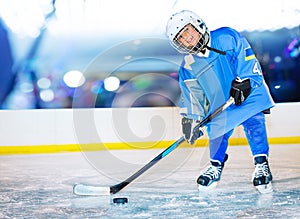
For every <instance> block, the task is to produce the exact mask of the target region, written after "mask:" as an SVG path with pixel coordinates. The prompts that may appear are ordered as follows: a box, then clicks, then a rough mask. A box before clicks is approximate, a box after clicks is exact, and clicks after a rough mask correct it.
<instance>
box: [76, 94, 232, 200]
mask: <svg viewBox="0 0 300 219" xmlns="http://www.w3.org/2000/svg"><path fill="white" fill-rule="evenodd" d="M233 102H234V99H233V98H232V97H230V99H229V100H228V101H227V102H226V103H224V104H223V105H222V106H220V107H219V108H217V109H216V110H215V111H214V112H213V113H211V114H210V115H209V116H207V117H206V118H205V119H204V120H202V121H201V122H200V123H199V124H198V125H197V127H199V128H200V127H203V126H205V125H206V124H207V123H208V122H210V121H211V120H212V119H213V118H215V117H216V116H217V115H219V114H220V113H221V112H223V111H224V110H225V109H227V108H228V107H229V106H230V105H231V104H232V103H233ZM184 141H185V140H184V137H180V138H179V139H178V140H177V141H175V142H174V143H173V144H172V145H171V146H169V147H168V148H167V149H165V150H164V151H163V152H161V153H160V154H159V155H157V156H156V157H155V158H154V159H152V160H151V161H150V162H149V163H147V164H146V165H145V166H143V167H142V168H141V169H140V170H138V171H137V172H135V173H134V174H133V175H132V176H130V177H128V178H127V179H126V180H124V181H123V182H121V183H119V184H116V185H113V186H110V187H104V186H92V185H85V184H75V185H74V186H73V193H74V194H76V195H110V194H116V193H117V192H119V191H120V190H122V189H123V188H124V187H126V186H127V185H128V184H129V183H131V182H132V181H133V180H135V179H136V178H138V177H139V176H140V175H142V174H143V173H144V172H146V171H147V170H148V169H149V168H151V167H152V166H153V165H154V164H156V163H157V162H158V161H160V160H161V159H162V158H164V157H165V156H167V155H168V154H169V153H171V152H172V151H173V150H174V149H175V148H177V147H178V146H179V145H180V144H181V143H182V142H184Z"/></svg>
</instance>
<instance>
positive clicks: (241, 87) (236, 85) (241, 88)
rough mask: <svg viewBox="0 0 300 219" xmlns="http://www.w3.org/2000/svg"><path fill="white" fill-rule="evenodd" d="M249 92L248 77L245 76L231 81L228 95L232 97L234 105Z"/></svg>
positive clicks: (243, 99)
mask: <svg viewBox="0 0 300 219" xmlns="http://www.w3.org/2000/svg"><path fill="white" fill-rule="evenodd" d="M250 92H251V84H250V79H249V78H245V79H243V80H241V79H240V78H238V77H237V78H236V79H234V80H233V81H232V83H231V89H230V96H231V97H233V98H234V104H235V105H238V106H239V105H241V104H242V103H243V102H244V101H245V100H246V99H247V97H248V96H249V95H250Z"/></svg>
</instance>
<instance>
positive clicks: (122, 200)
mask: <svg viewBox="0 0 300 219" xmlns="http://www.w3.org/2000/svg"><path fill="white" fill-rule="evenodd" d="M127 202H128V199H127V198H114V199H113V203H114V204H125V203H127Z"/></svg>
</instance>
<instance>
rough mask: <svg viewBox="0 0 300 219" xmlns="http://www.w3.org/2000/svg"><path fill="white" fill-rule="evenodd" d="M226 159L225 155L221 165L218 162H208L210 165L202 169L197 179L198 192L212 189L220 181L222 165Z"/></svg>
mask: <svg viewBox="0 0 300 219" xmlns="http://www.w3.org/2000/svg"><path fill="white" fill-rule="evenodd" d="M227 159H228V155H227V154H226V155H225V159H224V161H223V163H220V162H218V161H210V163H211V164H210V165H209V166H208V167H207V168H206V169H204V170H203V171H202V173H201V175H200V176H199V178H198V179H197V183H198V189H199V191H204V190H209V189H213V188H215V187H216V186H217V184H218V182H219V181H220V179H221V175H222V171H223V168H224V164H225V162H226V161H227Z"/></svg>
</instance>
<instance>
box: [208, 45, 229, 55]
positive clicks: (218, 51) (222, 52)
mask: <svg viewBox="0 0 300 219" xmlns="http://www.w3.org/2000/svg"><path fill="white" fill-rule="evenodd" d="M205 48H207V49H208V50H211V51H214V52H217V53H220V54H221V55H226V52H225V51H221V50H218V49H215V48H211V47H209V46H205Z"/></svg>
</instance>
